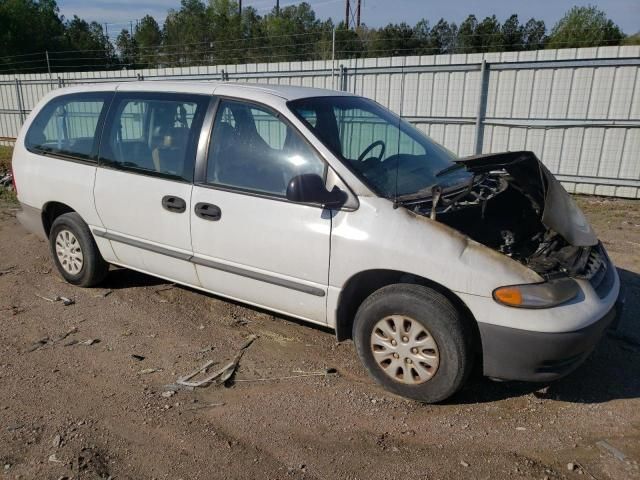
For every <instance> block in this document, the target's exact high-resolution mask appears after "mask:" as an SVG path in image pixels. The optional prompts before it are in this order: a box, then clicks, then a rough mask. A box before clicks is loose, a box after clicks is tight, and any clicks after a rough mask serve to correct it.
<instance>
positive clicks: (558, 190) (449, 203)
mask: <svg viewBox="0 0 640 480" xmlns="http://www.w3.org/2000/svg"><path fill="white" fill-rule="evenodd" d="M457 164H459V165H460V168H463V167H464V168H466V169H467V170H468V171H469V172H471V173H472V174H473V176H472V177H471V180H470V181H469V182H468V184H466V185H465V186H463V187H460V186H458V187H457V188H455V189H450V190H449V191H444V190H443V189H442V188H441V187H439V186H438V185H436V186H434V187H432V191H431V194H430V195H428V196H427V197H424V198H422V199H420V198H416V199H407V200H403V202H402V205H403V206H405V207H406V208H408V209H410V210H412V211H413V212H414V213H417V214H420V215H424V216H429V217H431V219H433V220H437V221H439V222H442V223H444V224H446V225H448V226H450V227H452V228H455V229H456V230H458V231H460V232H462V233H464V234H466V235H468V236H469V237H471V238H472V239H474V240H476V241H477V242H479V243H482V244H484V245H486V246H487V247H490V248H492V249H494V250H497V251H499V252H501V253H503V254H505V255H507V256H509V257H511V258H513V259H514V260H517V261H519V262H521V263H523V264H524V265H526V266H527V267H529V268H531V269H532V270H534V271H535V272H537V273H538V274H540V275H542V276H543V277H545V278H549V277H553V276H555V275H558V274H567V275H569V276H572V277H582V278H591V276H593V275H594V274H595V272H596V271H598V269H599V268H600V266H601V264H602V262H603V257H602V251H601V249H600V248H599V246H598V245H599V243H598V240H597V238H596V236H595V234H594V233H593V231H592V230H591V227H590V226H589V224H588V222H587V220H586V218H585V217H584V215H583V214H582V212H581V211H580V209H579V208H578V207H577V206H576V205H575V203H574V202H573V199H571V197H570V196H569V195H568V194H567V192H566V191H565V190H564V188H563V187H562V186H561V185H560V183H559V182H558V181H557V180H556V179H555V177H553V175H552V174H551V173H550V172H549V171H548V170H547V169H546V167H544V165H543V164H542V163H540V161H539V160H538V159H537V158H536V156H535V155H534V154H533V153H532V152H507V153H501V154H491V155H480V156H474V157H467V158H463V159H461V160H459V161H458V162H457Z"/></svg>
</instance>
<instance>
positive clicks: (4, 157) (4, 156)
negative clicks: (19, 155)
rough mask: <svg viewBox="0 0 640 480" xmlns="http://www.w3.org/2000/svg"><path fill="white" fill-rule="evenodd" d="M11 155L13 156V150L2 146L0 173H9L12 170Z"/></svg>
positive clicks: (0, 146) (0, 147)
mask: <svg viewBox="0 0 640 480" xmlns="http://www.w3.org/2000/svg"><path fill="white" fill-rule="evenodd" d="M11 155H13V148H11V147H6V146H4V145H0V173H2V172H7V171H9V169H10V168H11Z"/></svg>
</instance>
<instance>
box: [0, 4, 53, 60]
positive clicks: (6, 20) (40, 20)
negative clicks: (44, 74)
mask: <svg viewBox="0 0 640 480" xmlns="http://www.w3.org/2000/svg"><path fill="white" fill-rule="evenodd" d="M0 25H2V27H1V28H0V57H2V58H0V67H1V69H2V71H16V70H22V71H28V72H36V71H46V69H47V64H46V58H45V55H44V51H45V50H61V49H64V48H65V40H64V24H63V22H62V20H61V18H60V17H59V11H58V5H57V4H56V2H55V1H53V0H41V1H33V0H0ZM31 53H34V54H36V55H28V54H31ZM25 54H27V55H26V56H25ZM6 57H14V58H6Z"/></svg>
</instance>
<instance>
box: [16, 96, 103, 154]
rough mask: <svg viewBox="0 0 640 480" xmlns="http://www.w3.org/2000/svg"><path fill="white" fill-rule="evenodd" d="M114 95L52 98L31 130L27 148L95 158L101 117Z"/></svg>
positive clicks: (26, 139) (27, 138)
mask: <svg viewBox="0 0 640 480" xmlns="http://www.w3.org/2000/svg"><path fill="white" fill-rule="evenodd" d="M111 96H112V94H111V93H87V94H76V95H65V96H63V97H58V98H55V99H53V100H52V101H51V102H50V103H48V104H47V105H46V106H45V107H44V108H43V109H42V110H41V111H40V113H39V114H38V115H37V116H36V118H35V120H34V121H33V123H32V124H31V126H30V127H29V131H28V132H27V135H26V138H25V146H26V147H27V149H28V150H31V151H35V152H46V153H52V154H58V155H63V156H71V157H75V158H79V159H83V160H92V159H94V158H95V153H96V152H95V148H94V147H96V148H97V142H96V138H95V137H96V133H97V132H98V123H99V122H100V115H101V113H102V110H103V109H104V108H105V105H106V104H107V103H108V101H109V99H110V98H111Z"/></svg>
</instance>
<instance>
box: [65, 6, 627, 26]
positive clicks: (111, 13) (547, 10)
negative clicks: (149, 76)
mask: <svg viewBox="0 0 640 480" xmlns="http://www.w3.org/2000/svg"><path fill="white" fill-rule="evenodd" d="M351 1H352V2H355V0H351ZM363 2H364V4H363V7H362V21H363V22H364V23H366V24H367V25H369V26H372V27H378V26H381V25H386V24H387V23H389V22H394V23H399V22H407V23H409V24H410V25H414V24H415V23H417V21H418V20H419V19H421V18H427V19H429V20H430V23H431V24H434V23H435V22H437V21H438V20H439V19H440V18H444V19H445V20H448V21H453V22H456V23H460V22H461V21H462V20H464V19H465V18H466V17H467V15H469V14H471V13H473V14H475V15H476V16H477V17H479V18H484V17H486V16H490V15H494V14H495V15H496V16H497V17H498V18H499V19H500V20H502V21H504V20H505V19H506V18H507V17H509V16H510V15H511V14H513V13H516V14H518V16H519V17H520V21H521V22H525V21H526V20H528V19H529V18H531V17H535V18H537V19H542V20H544V21H545V23H546V24H547V28H549V29H550V28H551V27H552V26H553V25H554V24H555V22H556V21H558V20H559V19H560V18H561V17H562V15H563V14H564V13H565V12H566V11H567V10H569V9H570V8H571V7H573V6H574V5H590V4H591V5H596V6H597V7H598V8H600V9H602V10H604V11H605V12H606V13H607V15H608V16H609V18H611V19H612V20H613V21H614V22H615V23H617V24H618V25H619V26H620V27H621V28H622V30H623V31H624V32H625V33H627V34H632V33H636V32H638V31H640V0H600V1H597V0H590V1H581V0H475V1H469V0H466V1H465V0H445V1H442V0H363ZM295 3H300V2H299V1H295V0H280V6H281V7H284V6H287V5H291V4H295ZM307 3H310V4H311V6H312V7H313V9H314V10H315V12H316V14H317V16H318V17H319V18H321V19H326V18H329V17H331V18H333V19H334V20H335V21H339V20H341V19H342V18H343V17H344V10H345V8H344V5H345V0H307ZM58 5H59V7H60V11H61V13H62V14H63V15H64V16H65V17H66V18H71V17H73V15H78V16H79V17H82V18H84V19H86V20H95V21H97V22H100V23H103V24H104V23H107V24H108V29H109V30H110V32H111V31H118V32H119V31H120V30H121V29H123V28H129V27H128V25H129V22H131V21H133V22H134V23H135V20H136V19H139V18H142V17H143V16H144V15H146V14H150V15H152V16H153V17H155V18H156V20H157V21H158V23H160V24H162V23H163V22H164V18H165V17H166V15H167V11H168V10H169V9H170V8H175V9H178V8H179V7H180V0H58ZM243 5H245V6H252V7H254V8H256V9H257V10H258V13H259V14H261V15H263V14H265V13H267V12H269V11H270V10H271V8H273V6H274V5H275V0H243Z"/></svg>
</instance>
